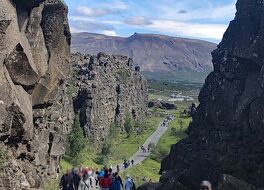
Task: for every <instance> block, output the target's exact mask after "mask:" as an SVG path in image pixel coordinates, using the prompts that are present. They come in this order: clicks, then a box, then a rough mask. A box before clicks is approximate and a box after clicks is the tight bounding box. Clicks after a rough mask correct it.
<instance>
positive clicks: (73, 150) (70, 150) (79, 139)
mask: <svg viewBox="0 0 264 190" xmlns="http://www.w3.org/2000/svg"><path fill="white" fill-rule="evenodd" d="M86 144H87V140H86V138H85V137H84V135H83V130H82V128H81V126H80V121H79V117H78V116H76V117H75V120H74V124H73V128H72V131H71V132H70V133H69V134H68V136H67V149H66V154H67V155H68V156H70V157H71V158H72V160H71V162H72V164H74V165H75V164H80V163H81V162H82V160H81V156H80V153H81V151H82V150H83V149H84V148H85V146H86Z"/></svg>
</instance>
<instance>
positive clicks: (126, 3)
mask: <svg viewBox="0 0 264 190" xmlns="http://www.w3.org/2000/svg"><path fill="white" fill-rule="evenodd" d="M65 2H66V3H67V5H68V7H69V22H70V27H71V31H72V33H77V32H92V33H99V34H105V35H110V36H122V37H128V36H131V35H133V34H134V33H135V32H136V33H151V34H164V35H170V36H175V37H187V38H195V39H202V40H207V41H212V42H219V41H221V39H222V37H223V34H224V32H225V30H226V29H227V27H228V24H229V22H230V21H231V20H233V19H234V16H235V12H236V9H235V3H236V0H65Z"/></svg>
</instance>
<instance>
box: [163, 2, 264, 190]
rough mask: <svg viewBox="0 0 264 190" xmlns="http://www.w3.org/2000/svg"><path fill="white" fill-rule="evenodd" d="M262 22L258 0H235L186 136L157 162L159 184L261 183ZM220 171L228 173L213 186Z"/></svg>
mask: <svg viewBox="0 0 264 190" xmlns="http://www.w3.org/2000/svg"><path fill="white" fill-rule="evenodd" d="M263 23H264V2H263V1H259V0H238V2H237V14H236V17H235V20H233V21H232V22H231V23H230V26H229V28H228V29H227V31H226V33H225V35H224V38H223V40H222V42H221V43H220V44H219V46H218V48H217V49H216V50H215V51H214V52H213V53H212V55H213V63H214V71H213V72H212V73H211V74H210V75H209V76H208V77H207V80H206V83H205V85H204V87H203V88H202V90H201V92H200V95H199V101H200V105H199V107H198V109H197V113H196V114H195V115H194V117H193V122H192V123H191V124H190V126H189V129H188V132H187V133H188V135H189V136H188V137H187V138H186V139H184V140H182V141H181V142H179V143H178V144H176V145H173V146H172V148H171V152H170V154H169V155H168V156H167V157H166V158H165V159H164V160H163V162H162V167H161V172H162V173H163V175H162V177H161V181H160V182H161V183H162V186H161V187H160V188H159V189H162V190H168V189H171V190H172V189H190V190H192V189H198V187H199V183H200V182H201V181H202V180H205V179H208V180H210V181H211V182H212V183H213V184H214V186H215V189H255V188H256V189H258V188H263V187H264V163H263V159H264V141H263V134H264V130H263V129H264V125H263V119H264V117H263V110H264V106H263V105H264V98H263V95H264V89H263V87H264V86H263V84H264V83H263V71H264V70H263V68H264V66H263V60H264V47H263V44H264V33H263V30H264V25H263ZM222 174H227V176H228V175H232V176H233V177H228V178H225V179H224V182H223V184H222V185H220V186H218V187H219V188H217V183H219V182H220V183H222V182H221V180H219V179H220V178H221V177H220V176H222ZM243 181H244V182H243ZM250 184H251V185H250ZM252 185H253V186H254V187H253V186H252ZM224 187H225V188H224ZM230 187H231V188H230Z"/></svg>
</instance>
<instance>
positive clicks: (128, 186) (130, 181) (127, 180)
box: [124, 175, 133, 190]
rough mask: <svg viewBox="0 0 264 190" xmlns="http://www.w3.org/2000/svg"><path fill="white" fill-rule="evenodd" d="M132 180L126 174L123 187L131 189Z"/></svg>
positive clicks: (127, 189) (126, 189)
mask: <svg viewBox="0 0 264 190" xmlns="http://www.w3.org/2000/svg"><path fill="white" fill-rule="evenodd" d="M132 188H133V181H132V179H131V178H130V176H129V175H127V176H126V181H125V189H124V190H133V189H132Z"/></svg>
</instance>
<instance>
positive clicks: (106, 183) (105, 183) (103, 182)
mask: <svg viewBox="0 0 264 190" xmlns="http://www.w3.org/2000/svg"><path fill="white" fill-rule="evenodd" d="M111 185H112V178H111V177H102V178H101V179H100V186H101V187H102V188H109V187H111Z"/></svg>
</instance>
